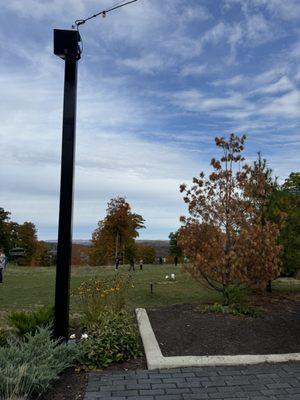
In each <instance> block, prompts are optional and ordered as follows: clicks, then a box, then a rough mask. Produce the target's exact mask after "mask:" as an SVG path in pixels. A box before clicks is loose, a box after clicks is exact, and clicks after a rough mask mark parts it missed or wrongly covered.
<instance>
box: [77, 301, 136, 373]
mask: <svg viewBox="0 0 300 400" xmlns="http://www.w3.org/2000/svg"><path fill="white" fill-rule="evenodd" d="M87 335H88V337H87V338H86V339H84V340H82V341H81V343H80V344H79V348H80V350H81V354H82V355H81V357H80V358H79V363H80V364H81V366H82V368H83V369H94V368H99V367H107V366H108V365H109V364H111V363H113V362H122V361H127V360H129V359H130V358H135V357H137V356H139V355H140V354H141V352H140V341H139V336H138V331H137V328H136V326H135V324H134V320H133V316H132V315H131V314H130V313H129V312H127V311H125V310H122V311H119V312H115V311H114V310H108V309H107V310H105V311H104V312H102V313H101V314H100V315H99V316H98V320H97V322H95V323H94V324H91V325H90V327H89V329H88V330H87Z"/></svg>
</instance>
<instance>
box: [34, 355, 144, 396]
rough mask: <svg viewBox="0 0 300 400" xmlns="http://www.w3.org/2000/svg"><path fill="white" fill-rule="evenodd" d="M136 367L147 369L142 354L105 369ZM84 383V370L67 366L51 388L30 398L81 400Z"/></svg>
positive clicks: (135, 368)
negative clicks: (37, 396)
mask: <svg viewBox="0 0 300 400" xmlns="http://www.w3.org/2000/svg"><path fill="white" fill-rule="evenodd" d="M138 369H147V363H146V358H145V357H144V356H143V357H139V358H136V359H135V360H129V361H126V362H124V363H118V364H117V363H115V364H111V365H110V366H109V367H108V368H106V369H105V371H122V372H124V371H130V370H138ZM86 385H87V374H86V373H85V372H77V371H75V368H69V369H67V370H66V371H64V372H63V373H62V374H61V376H60V378H59V380H58V381H57V382H55V384H54V386H53V388H52V389H50V390H49V391H48V392H47V393H45V394H44V395H43V396H41V397H39V398H38V399H32V400H81V399H83V398H84V394H85V388H86Z"/></svg>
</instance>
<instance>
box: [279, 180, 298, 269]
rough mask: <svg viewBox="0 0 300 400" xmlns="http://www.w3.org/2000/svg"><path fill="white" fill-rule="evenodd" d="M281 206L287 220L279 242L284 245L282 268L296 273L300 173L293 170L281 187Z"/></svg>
mask: <svg viewBox="0 0 300 400" xmlns="http://www.w3.org/2000/svg"><path fill="white" fill-rule="evenodd" d="M281 207H282V209H283V211H284V212H285V213H286V221H285V224H284V227H283V229H282V231H281V234H280V238H279V242H280V244H281V245H282V247H283V254H282V269H283V272H284V273H285V274H288V275H295V274H296V273H297V271H299V270H300V173H299V172H292V173H291V174H290V175H289V177H288V178H287V179H286V180H285V182H284V184H283V185H282V187H281Z"/></svg>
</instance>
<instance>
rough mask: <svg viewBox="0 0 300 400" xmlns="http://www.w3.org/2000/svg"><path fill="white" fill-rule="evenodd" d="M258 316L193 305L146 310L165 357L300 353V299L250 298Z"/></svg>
mask: <svg viewBox="0 0 300 400" xmlns="http://www.w3.org/2000/svg"><path fill="white" fill-rule="evenodd" d="M251 302H252V304H255V305H257V306H259V307H260V308H261V309H262V310H263V314H262V315H261V316H259V317H256V318H252V317H245V316H238V317H236V316H232V315H229V314H213V313H202V312H201V311H200V310H199V308H198V309H197V308H196V307H195V306H192V305H178V306H172V307H168V308H161V309H147V312H148V315H149V319H150V322H151V325H152V328H153V330H154V332H155V335H156V338H157V340H158V342H159V345H160V348H161V351H162V353H163V355H164V356H187V355H189V356H192V355H194V356H201V355H239V354H280V353H297V352H300V299H299V298H297V299H290V298H286V297H283V296H282V297H278V296H277V297H276V296H275V297H273V296H272V295H270V296H266V297H263V298H261V297H259V298H253V299H251Z"/></svg>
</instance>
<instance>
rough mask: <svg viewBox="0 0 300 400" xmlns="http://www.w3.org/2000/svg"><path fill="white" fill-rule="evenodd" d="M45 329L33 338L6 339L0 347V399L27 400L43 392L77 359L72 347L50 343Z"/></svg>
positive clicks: (48, 332) (49, 334)
mask: <svg viewBox="0 0 300 400" xmlns="http://www.w3.org/2000/svg"><path fill="white" fill-rule="evenodd" d="M50 336H51V331H50V329H49V328H38V329H37V331H36V334H35V335H31V334H27V335H26V336H25V338H22V339H20V338H10V339H8V346H5V347H0V399H1V400H15V399H20V398H24V399H26V398H28V396H29V395H30V394H40V393H43V392H45V391H46V390H47V389H48V388H49V387H50V385H51V383H52V382H53V381H55V380H56V379H57V378H58V374H60V373H61V372H62V371H63V370H64V369H65V368H67V367H69V366H71V364H72V362H73V360H74V359H75V357H76V356H77V355H78V350H77V349H76V348H75V347H69V346H67V345H66V344H62V345H58V342H57V341H53V340H51V337H50Z"/></svg>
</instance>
